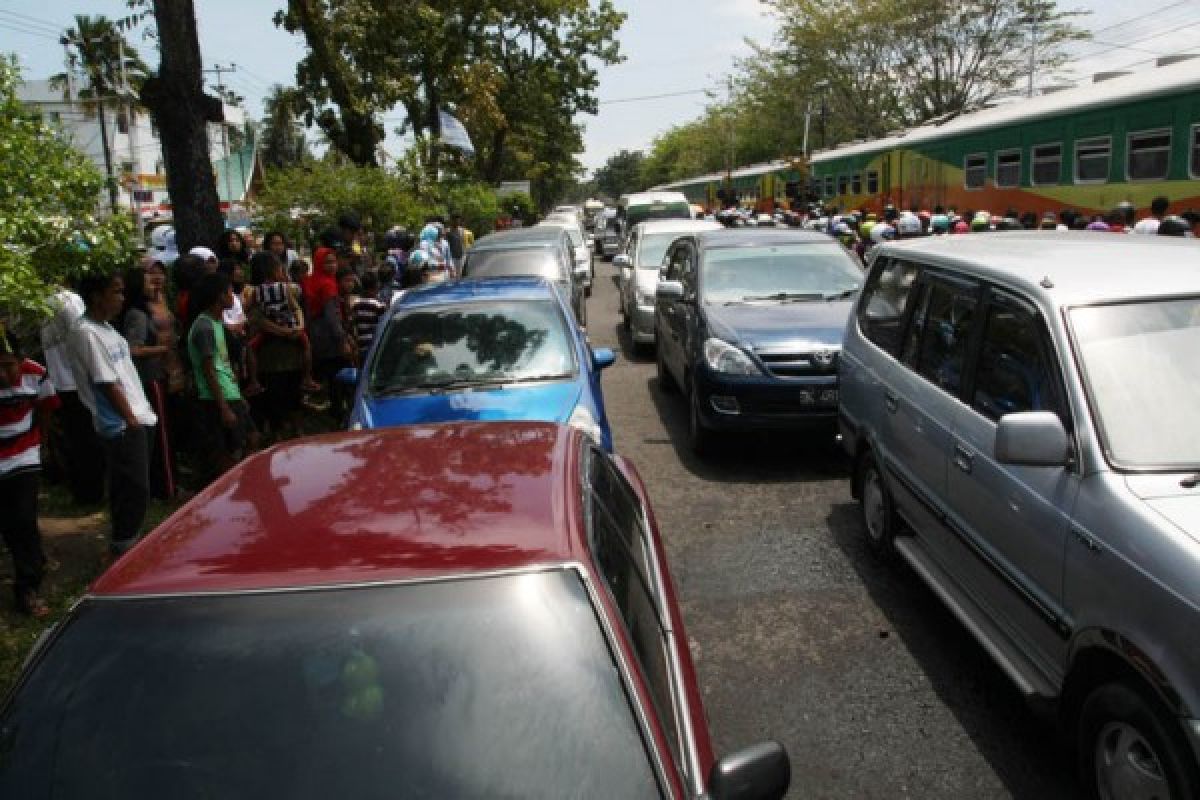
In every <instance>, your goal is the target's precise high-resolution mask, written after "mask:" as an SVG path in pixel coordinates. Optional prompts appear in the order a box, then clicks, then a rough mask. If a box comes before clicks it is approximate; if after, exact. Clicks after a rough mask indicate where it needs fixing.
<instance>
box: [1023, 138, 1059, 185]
mask: <svg viewBox="0 0 1200 800" xmlns="http://www.w3.org/2000/svg"><path fill="white" fill-rule="evenodd" d="M1030 160H1031V161H1032V162H1033V175H1032V180H1031V181H1030V182H1031V183H1032V184H1033V185H1034V186H1052V185H1054V184H1056V183H1058V181H1059V179H1060V178H1061V177H1062V145H1061V144H1039V145H1038V146H1036V147H1034V148H1033V158H1032V159H1030Z"/></svg>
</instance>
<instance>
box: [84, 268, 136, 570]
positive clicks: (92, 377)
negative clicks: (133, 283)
mask: <svg viewBox="0 0 1200 800" xmlns="http://www.w3.org/2000/svg"><path fill="white" fill-rule="evenodd" d="M79 293H80V295H81V296H82V297H83V302H84V306H85V307H86V311H85V312H84V315H83V316H82V317H80V318H79V322H78V323H76V325H75V327H74V328H73V329H72V331H71V336H70V340H69V348H68V349H69V350H70V357H71V372H72V374H73V375H74V377H75V385H76V388H77V389H78V391H79V399H80V401H82V402H83V404H84V406H86V407H87V410H88V411H90V412H91V414H92V423H93V425H94V427H95V429H96V433H97V435H99V437H100V440H101V441H102V442H103V444H104V453H105V456H106V457H107V459H108V503H109V510H110V516H111V517H112V543H111V545H110V548H109V549H110V552H111V553H112V554H113V555H114V556H119V555H121V554H122V553H124V552H125V551H126V550H128V549H129V548H130V547H132V546H133V545H134V543H135V542H136V541H137V538H138V535H139V534H140V533H141V530H142V523H143V522H144V521H145V518H146V504H147V503H148V502H149V499H150V442H151V434H152V432H153V431H152V430H151V429H152V428H153V427H154V425H155V424H157V423H158V417H156V416H155V414H154V410H153V409H152V408H151V407H150V403H149V402H148V401H147V400H146V395H145V393H144V392H143V391H142V381H141V379H140V378H138V374H137V368H136V367H135V366H134V364H133V357H132V355H131V354H130V352H129V344H128V343H127V342H126V341H125V337H124V336H122V335H121V334H120V333H118V332H117V330H116V329H115V328H113V326H112V325H110V324H109V322H110V321H111V320H112V319H114V318H115V317H116V316H117V314H119V313H121V308H122V306H123V305H124V303H125V283H124V281H123V280H122V278H121V276H120V275H119V274H118V275H88V276H86V277H85V278H83V279H82V280H81V281H80V283H79Z"/></svg>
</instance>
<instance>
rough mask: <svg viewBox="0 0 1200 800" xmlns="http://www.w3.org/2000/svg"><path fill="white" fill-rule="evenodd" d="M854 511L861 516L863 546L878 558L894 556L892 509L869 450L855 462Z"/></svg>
mask: <svg viewBox="0 0 1200 800" xmlns="http://www.w3.org/2000/svg"><path fill="white" fill-rule="evenodd" d="M858 507H859V510H860V511H861V512H862V523H863V530H864V531H865V532H866V534H867V546H868V547H870V548H871V552H872V553H874V554H875V555H876V556H878V557H880V558H888V557H890V556H891V555H892V554H893V553H894V552H895V547H894V545H895V540H896V526H897V518H896V508H895V506H894V505H893V504H892V496H891V494H889V493H888V489H887V485H886V484H884V482H883V475H882V474H881V473H880V471H879V462H877V461H876V460H875V455H874V454H873V453H871V452H870V451H869V450H868V451H866V452H864V453H863V454H862V455H861V456H859V460H858Z"/></svg>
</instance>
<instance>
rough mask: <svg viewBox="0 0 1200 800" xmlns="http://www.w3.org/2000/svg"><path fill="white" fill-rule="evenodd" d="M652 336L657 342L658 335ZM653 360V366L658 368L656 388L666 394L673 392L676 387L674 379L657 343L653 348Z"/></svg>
mask: <svg viewBox="0 0 1200 800" xmlns="http://www.w3.org/2000/svg"><path fill="white" fill-rule="evenodd" d="M654 338H655V341H656V342H657V341H658V337H657V336H655V337H654ZM654 362H655V366H656V367H657V368H658V369H657V373H658V388H660V389H662V390H663V391H664V392H666V393H667V394H672V393H674V392H675V390H676V389H677V388H678V387H677V386H676V385H675V379H674V378H672V377H671V373H670V371H669V370H668V369H667V362H665V361H663V351H662V348H661V347H658V346H657V345H656V346H655V348H654Z"/></svg>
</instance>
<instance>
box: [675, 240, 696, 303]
mask: <svg viewBox="0 0 1200 800" xmlns="http://www.w3.org/2000/svg"><path fill="white" fill-rule="evenodd" d="M678 252H679V279H680V280H681V281H683V285H684V286H685V287H687V290H688V292H695V291H696V251H695V250H693V249H692V246H691V244H690V243H687V242H685V243H684V244H683V245H681V246H680V248H679V251H678Z"/></svg>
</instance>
